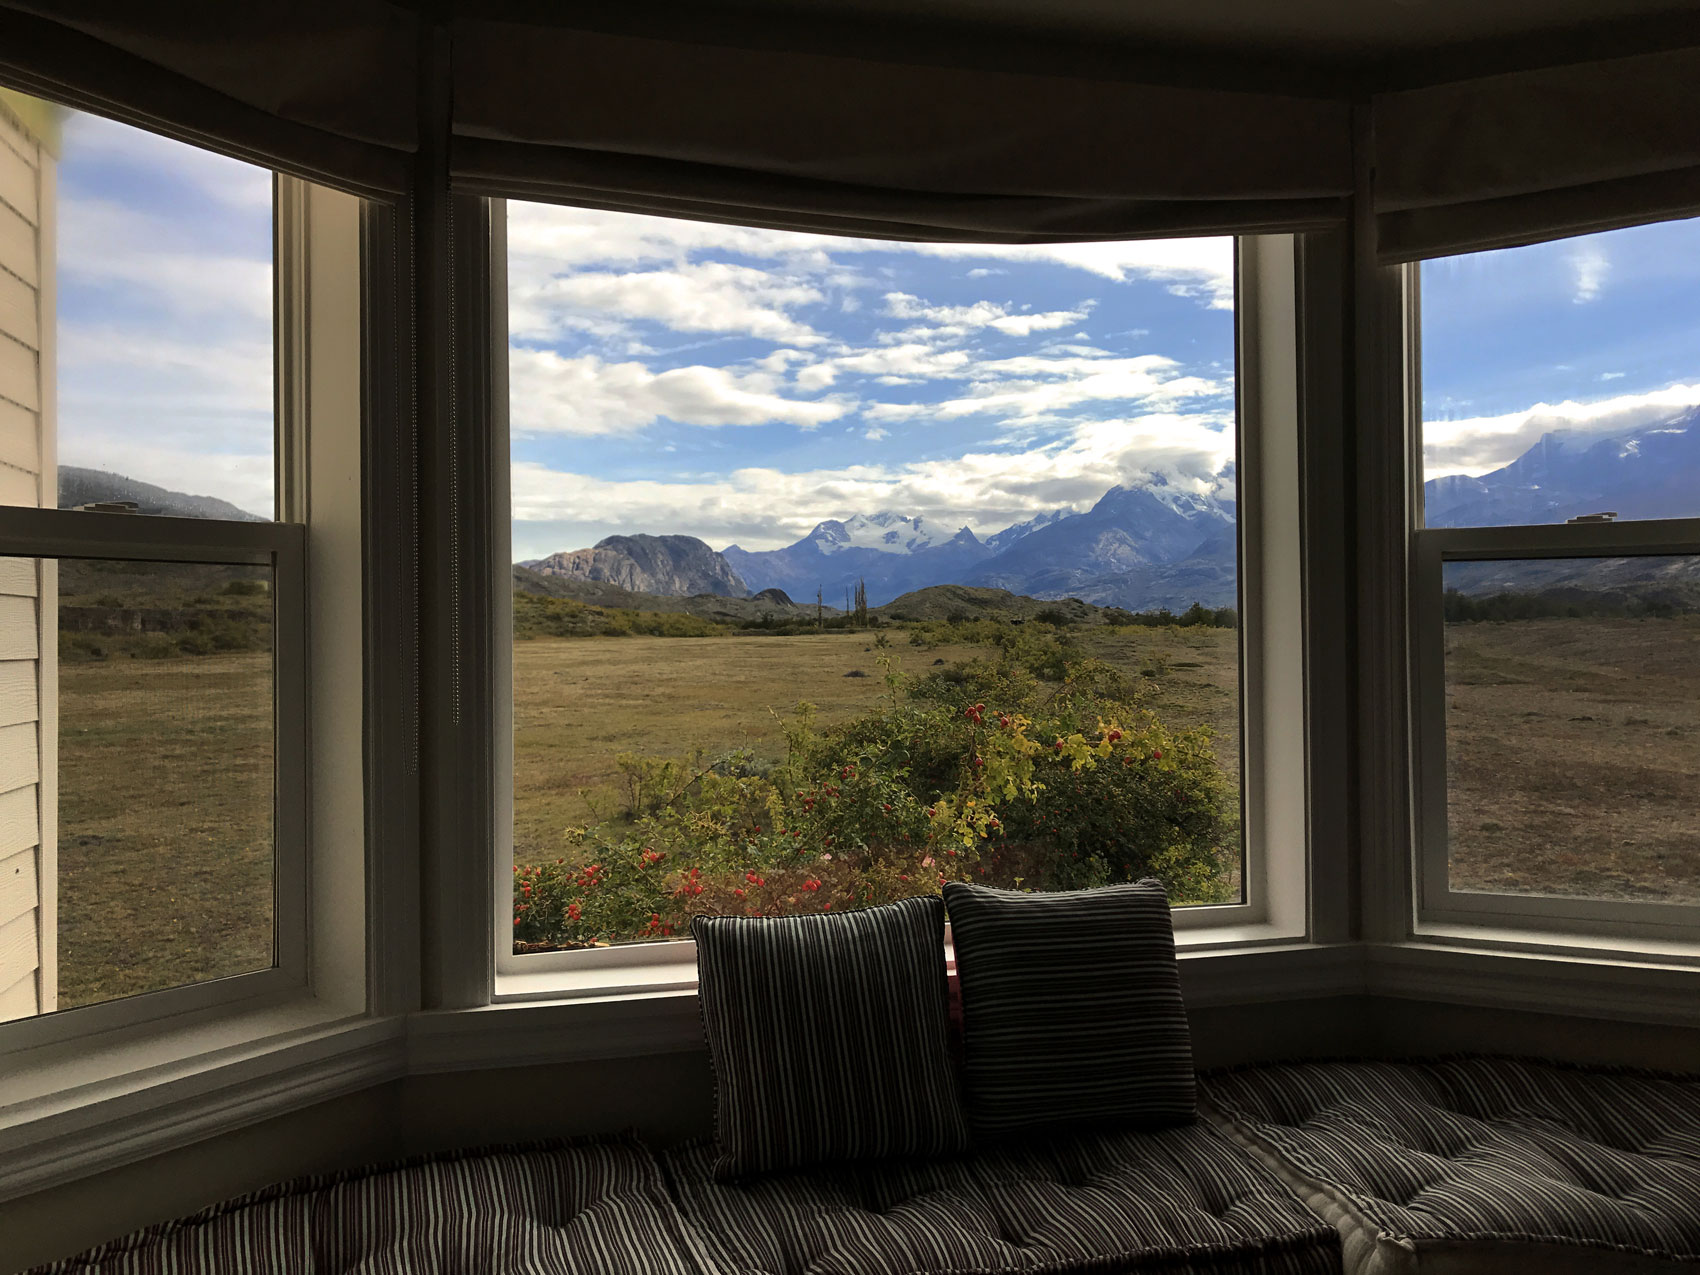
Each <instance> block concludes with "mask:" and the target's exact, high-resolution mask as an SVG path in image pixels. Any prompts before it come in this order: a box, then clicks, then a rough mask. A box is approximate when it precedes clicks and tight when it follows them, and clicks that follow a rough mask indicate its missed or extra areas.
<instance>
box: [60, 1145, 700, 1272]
mask: <svg viewBox="0 0 1700 1275" xmlns="http://www.w3.org/2000/svg"><path fill="white" fill-rule="evenodd" d="M474 1271H476V1272H480V1273H481V1275H494V1273H496V1272H501V1273H502V1275H712V1273H713V1268H712V1267H709V1266H705V1265H704V1264H703V1263H702V1262H701V1260H700V1258H699V1256H698V1253H697V1251H696V1250H695V1249H694V1247H693V1240H692V1237H691V1235H690V1232H689V1229H688V1228H687V1227H686V1226H685V1225H684V1224H683V1222H682V1220H681V1219H680V1217H679V1215H678V1212H677V1210H676V1209H675V1208H674V1207H673V1203H672V1201H671V1200H670V1199H669V1198H668V1195H667V1190H666V1186H665V1184H664V1183H663V1182H662V1180H661V1174H660V1172H659V1171H658V1169H657V1167H656V1164H655V1160H654V1158H653V1156H651V1154H650V1153H649V1151H648V1150H646V1149H645V1148H644V1147H643V1146H642V1144H640V1143H638V1142H636V1141H635V1140H630V1139H611V1140H610V1139H603V1140H596V1141H587V1142H575V1143H570V1144H559V1145H555V1146H549V1147H534V1148H526V1149H516V1150H501V1151H488V1152H479V1153H464V1154H454V1155H447V1156H434V1157H429V1158H422V1159H416V1160H412V1161H408V1162H405V1163H401V1164H392V1165H387V1166H383V1167H379V1168H374V1169H362V1170H357V1171H353V1172H349V1173H342V1174H336V1175H332V1176H328V1177H317V1178H303V1179H299V1180H297V1181H294V1182H289V1183H285V1184H283V1185H280V1186H274V1187H268V1188H266V1189H265V1190H263V1191H257V1192H255V1193H253V1194H251V1195H246V1196H242V1197H240V1198H238V1199H234V1200H229V1201H227V1202H225V1203H223V1204H218V1205H214V1206H213V1207H211V1208H208V1209H203V1210H202V1211H201V1212H199V1213H196V1214H193V1215H191V1216H189V1217H185V1218H180V1219H178V1220H176V1221H173V1222H166V1223H163V1224H161V1225H158V1226H152V1227H149V1228H148V1229H146V1230H144V1231H138V1232H136V1233H135V1234H133V1235H127V1236H125V1237H124V1238H122V1239H118V1240H114V1241H112V1242H111V1243H109V1244H103V1245H101V1246H100V1247H99V1248H96V1249H92V1250H90V1251H89V1252H87V1253H83V1254H80V1255H79V1256H77V1257H72V1258H67V1259H65V1260H64V1261H61V1262H55V1263H53V1264H52V1265H50V1266H44V1267H40V1268H38V1270H37V1271H35V1272H31V1273H30V1275H70V1273H71V1272H77V1273H78V1275H94V1273H95V1272H99V1273H100V1275H239V1273H241V1272H255V1273H256V1275H259V1273H262V1272H263V1273H264V1275H274V1273H276V1275H284V1273H285V1272H287V1275H355V1272H359V1273H360V1275H392V1273H394V1275H399V1273H400V1272H421V1273H425V1272H456V1273H458V1272H469V1273H470V1272H474Z"/></svg>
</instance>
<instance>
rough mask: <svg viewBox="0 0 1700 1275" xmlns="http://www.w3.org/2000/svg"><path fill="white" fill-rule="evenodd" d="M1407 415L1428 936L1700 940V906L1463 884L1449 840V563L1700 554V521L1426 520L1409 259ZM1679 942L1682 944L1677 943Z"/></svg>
mask: <svg viewBox="0 0 1700 1275" xmlns="http://www.w3.org/2000/svg"><path fill="white" fill-rule="evenodd" d="M1399 269H1400V271H1401V273H1402V275H1403V278H1402V279H1401V280H1400V286H1401V289H1402V292H1403V294H1404V298H1405V300H1404V305H1403V307H1402V308H1403V313H1404V316H1405V318H1404V328H1405V331H1404V348H1405V361H1406V376H1407V378H1408V380H1407V383H1408V384H1409V385H1410V386H1411V392H1410V393H1409V394H1408V395H1407V405H1406V410H1407V413H1408V415H1409V428H1408V437H1409V440H1410V446H1409V451H1408V456H1409V472H1410V491H1411V498H1410V502H1409V507H1410V509H1411V521H1412V526H1411V527H1410V528H1409V529H1408V530H1409V544H1410V568H1409V572H1410V579H1411V592H1410V603H1409V623H1410V631H1409V634H1408V642H1409V646H1408V650H1409V653H1410V654H1409V658H1410V668H1411V672H1410V686H1411V690H1410V696H1411V732H1412V736H1413V738H1412V751H1411V756H1412V760H1413V765H1412V767H1411V783H1412V799H1411V813H1412V821H1413V824H1414V827H1413V830H1412V845H1413V847H1414V854H1413V856H1412V891H1413V900H1414V904H1415V916H1414V918H1413V920H1414V926H1415V929H1416V931H1417V932H1418V933H1419V934H1423V933H1445V932H1447V931H1451V930H1458V929H1460V928H1464V929H1475V930H1477V931H1479V932H1482V933H1489V934H1491V933H1494V932H1500V933H1503V934H1506V935H1509V936H1512V941H1513V942H1515V936H1516V935H1518V934H1519V933H1522V934H1524V935H1526V936H1529V937H1533V936H1536V935H1539V936H1543V937H1544V938H1545V939H1547V940H1548V941H1552V940H1559V941H1562V936H1564V935H1575V936H1577V937H1578V938H1586V937H1588V936H1605V937H1617V938H1622V939H1627V940H1630V941H1635V940H1643V941H1646V942H1648V943H1650V944H1652V945H1653V947H1651V948H1650V949H1649V951H1650V953H1651V954H1655V955H1658V956H1660V957H1665V958H1669V957H1672V956H1678V957H1680V956H1681V955H1682V954H1683V949H1684V948H1685V947H1687V946H1688V945H1690V944H1692V943H1694V942H1695V941H1696V940H1700V904H1675V903H1657V902H1651V901H1647V902H1641V901H1631V900H1616V899H1587V898H1575V897H1563V896H1555V895H1536V894H1511V893H1491V892H1476V891H1461V890H1454V889H1453V888H1452V884H1451V873H1450V852H1449V847H1448V838H1447V778H1446V775H1447V770H1446V667H1445V623H1444V607H1445V586H1444V580H1443V573H1444V568H1445V564H1446V563H1448V562H1468V561H1482V560H1496V559H1526V558H1597V557H1637V556H1645V555H1661V554H1678V555H1680V554H1697V553H1700V518H1687V519H1683V518H1669V519H1635V520H1631V521H1625V522H1604V523H1556V524H1546V525H1536V526H1512V527H1427V526H1425V525H1424V522H1423V477H1422V475H1423V457H1422V392H1421V385H1422V380H1421V377H1422V359H1421V330H1422V328H1421V297H1420V285H1421V267H1420V265H1418V264H1415V263H1413V264H1410V265H1406V266H1402V267H1400V268H1399ZM1672 944H1675V945H1676V946H1675V947H1673V946H1671V945H1672Z"/></svg>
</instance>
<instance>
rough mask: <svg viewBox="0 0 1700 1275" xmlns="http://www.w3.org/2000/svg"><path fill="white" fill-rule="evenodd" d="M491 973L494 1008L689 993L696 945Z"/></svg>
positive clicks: (529, 961) (1270, 926) (1275, 934)
mask: <svg viewBox="0 0 1700 1275" xmlns="http://www.w3.org/2000/svg"><path fill="white" fill-rule="evenodd" d="M1225 910H1226V909H1224V911H1225ZM1238 910H1239V909H1235V911H1238ZM945 939H946V941H945V964H946V967H947V968H948V969H950V970H952V971H954V970H955V968H956V958H955V953H954V951H953V949H952V948H951V946H950V942H949V930H948V927H947V929H946V934H945ZM1295 945H1297V946H1306V945H1305V944H1304V939H1303V934H1302V933H1294V932H1293V931H1292V930H1291V929H1290V928H1286V927H1282V926H1279V925H1276V924H1274V923H1272V922H1246V923H1242V924H1231V925H1213V926H1187V927H1177V928H1176V930H1175V949H1176V951H1177V952H1178V953H1179V954H1180V956H1181V957H1182V959H1183V960H1185V959H1188V958H1191V957H1196V956H1201V955H1206V954H1224V953H1230V952H1243V951H1246V950H1248V949H1276V950H1289V949H1291V948H1293V947H1294V946H1295ZM497 969H498V972H497V974H496V982H495V989H494V994H493V995H492V996H491V1002H492V1004H494V1005H509V1004H516V1003H524V1002H536V1001H574V1000H583V999H591V998H594V999H601V998H608V997H616V998H617V997H622V996H647V995H652V994H655V993H664V992H688V993H693V994H694V993H695V992H696V987H697V965H696V945H695V944H694V943H692V942H690V941H689V940H688V939H682V940H680V941H678V942H676V943H645V944H630V945H626V946H621V947H610V948H592V949H588V950H585V951H581V952H547V953H540V954H537V955H533V956H522V957H512V956H508V955H507V954H505V953H504V954H502V955H501V956H499V957H498V960H497Z"/></svg>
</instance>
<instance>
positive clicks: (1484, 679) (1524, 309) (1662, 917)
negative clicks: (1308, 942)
mask: <svg viewBox="0 0 1700 1275" xmlns="http://www.w3.org/2000/svg"><path fill="white" fill-rule="evenodd" d="M1697 249H1700V222H1696V221H1676V222H1665V223H1658V224H1654V225H1649V226H1642V227H1637V228H1633V229H1629V230H1620V231H1611V232H1606V233H1601V234H1595V235H1588V236H1583V237H1579V238H1575V239H1568V240H1559V241H1556V242H1552V243H1545V244H1540V245H1536V246H1533V247H1525V248H1515V249H1505V250H1498V251H1492V252H1484V253H1477V254H1472V255H1469V256H1464V257H1454V258H1441V259H1437V260H1431V261H1426V262H1424V263H1422V264H1421V266H1420V267H1408V268H1407V270H1408V272H1409V273H1408V274H1407V287H1409V288H1410V289H1411V290H1412V293H1413V297H1414V298H1415V299H1417V300H1418V302H1419V304H1417V305H1414V306H1413V307H1412V313H1413V315H1419V314H1420V319H1419V320H1418V321H1416V322H1413V323H1412V324H1411V328H1412V336H1413V337H1414V338H1417V341H1416V344H1417V348H1420V359H1419V360H1417V367H1418V371H1419V375H1420V378H1421V390H1422V392H1421V403H1422V412H1421V415H1422V420H1421V423H1420V431H1419V434H1420V436H1419V438H1418V440H1417V442H1416V446H1415V448H1414V456H1415V464H1416V465H1418V466H1420V469H1421V476H1422V481H1421V482H1420V483H1413V490H1414V492H1415V493H1416V499H1415V500H1414V502H1413V504H1414V508H1415V526H1414V528H1413V530H1412V533H1411V547H1412V594H1411V622H1412V632H1411V650H1412V659H1413V692H1414V695H1413V702H1414V704H1415V713H1414V720H1413V725H1414V730H1415V737H1416V750H1417V751H1416V756H1417V767H1416V772H1415V777H1416V789H1417V800H1416V802H1415V812H1416V835H1417V843H1418V856H1417V867H1416V873H1415V876H1416V886H1417V897H1418V919H1419V923H1420V924H1424V925H1429V926H1435V925H1440V926H1445V925H1457V924H1472V925H1477V926H1481V925H1489V926H1503V927H1512V928H1525V929H1527V928H1537V929H1548V930H1552V929H1577V930H1582V931H1588V932H1597V933H1619V934H1625V935H1640V936H1642V937H1644V938H1647V939H1683V938H1691V937H1693V936H1694V935H1695V933H1696V932H1697V930H1696V927H1697V925H1700V811H1697V810H1696V808H1695V803H1694V793H1695V791H1696V786H1697V785H1700V709H1697V705H1700V681H1697V678H1700V367H1697V366H1696V364H1695V362H1694V351H1695V349H1696V344H1695V343H1696V339H1697V338H1700V299H1697V298H1700V292H1697V290H1696V288H1695V286H1694V285H1695V283H1696V282H1697V280H1696V278H1695V277H1694V272H1693V269H1692V267H1691V263H1692V262H1693V261H1694V260H1696V259H1697V256H1700V254H1697V251H1696V250H1697ZM1413 352H1415V351H1413Z"/></svg>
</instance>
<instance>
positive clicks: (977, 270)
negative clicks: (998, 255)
mask: <svg viewBox="0 0 1700 1275" xmlns="http://www.w3.org/2000/svg"><path fill="white" fill-rule="evenodd" d="M1008 273H1009V271H1007V270H1004V269H1001V268H999V267H996V266H975V267H974V268H973V269H972V270H970V271H969V272H968V277H969V278H970V279H987V278H990V277H991V276H992V275H995V274H1008Z"/></svg>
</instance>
